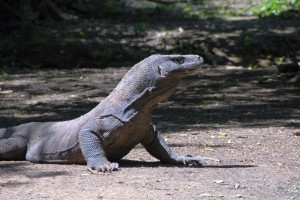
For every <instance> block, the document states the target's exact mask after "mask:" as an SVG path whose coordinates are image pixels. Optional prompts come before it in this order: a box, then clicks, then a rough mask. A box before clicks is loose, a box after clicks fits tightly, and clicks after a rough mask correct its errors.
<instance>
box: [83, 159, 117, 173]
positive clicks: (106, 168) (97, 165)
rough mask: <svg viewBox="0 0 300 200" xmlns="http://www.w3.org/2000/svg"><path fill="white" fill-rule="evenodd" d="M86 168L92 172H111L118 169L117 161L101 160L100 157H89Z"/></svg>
mask: <svg viewBox="0 0 300 200" xmlns="http://www.w3.org/2000/svg"><path fill="white" fill-rule="evenodd" d="M87 167H88V170H89V171H90V172H92V173H94V172H95V171H97V172H111V171H117V170H119V164H118V163H114V162H113V163H112V162H109V161H107V160H106V161H103V160H101V159H89V161H88V163H87Z"/></svg>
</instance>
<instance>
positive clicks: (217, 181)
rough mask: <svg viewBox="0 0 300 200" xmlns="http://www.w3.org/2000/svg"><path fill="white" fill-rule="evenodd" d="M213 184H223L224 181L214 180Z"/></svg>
mask: <svg viewBox="0 0 300 200" xmlns="http://www.w3.org/2000/svg"><path fill="white" fill-rule="evenodd" d="M213 182H214V183H217V184H221V183H224V181H223V180H214V181H213Z"/></svg>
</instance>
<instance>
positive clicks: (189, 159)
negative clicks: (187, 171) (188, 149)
mask: <svg viewBox="0 0 300 200" xmlns="http://www.w3.org/2000/svg"><path fill="white" fill-rule="evenodd" d="M174 159H175V160H176V163H177V164H184V165H197V166H202V165H204V164H205V163H206V162H205V159H204V158H202V157H200V156H195V157H193V156H191V155H180V154H177V155H176V156H175V158H174Z"/></svg>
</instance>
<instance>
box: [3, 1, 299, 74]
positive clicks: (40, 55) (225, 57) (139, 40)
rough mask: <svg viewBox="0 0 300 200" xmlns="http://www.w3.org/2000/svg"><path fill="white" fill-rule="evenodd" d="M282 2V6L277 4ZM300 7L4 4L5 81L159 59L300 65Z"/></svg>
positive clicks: (228, 3)
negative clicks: (23, 74)
mask: <svg viewBox="0 0 300 200" xmlns="http://www.w3.org/2000/svg"><path fill="white" fill-rule="evenodd" d="M278 2H279V3H278ZM299 6H300V3H299V0H282V1H274V0H264V1H250V0H244V1H233V0H227V1H206V0H190V1H181V0H151V1H134V0H123V1H117V0H102V1H99V0H75V1H73V0H72V1H71V0H62V1H61V0H60V1H58V0H37V1H31V0H19V1H15V0H0V12H1V16H0V41H1V43H0V55H1V56H0V73H2V75H3V74H4V75H5V74H7V73H14V72H16V71H28V70H29V71H30V70H35V69H39V68H71V69H73V68H82V67H84V68H90V67H97V68H105V67H111V66H113V67H121V66H131V65H132V64H134V63H136V62H137V61H138V60H140V59H142V58H144V57H147V56H149V55H150V54H154V53H163V54H169V53H177V54H186V53H195V54H200V55H202V56H203V57H204V58H205V60H206V63H208V64H212V65H214V66H217V65H238V66H243V67H250V68H257V67H268V66H271V65H279V64H282V63H284V64H289V63H297V62H298V61H297V59H298V58H297V56H299V54H300V52H299V51H300V47H299V46H300V37H299V27H300V22H299V21H300V20H299Z"/></svg>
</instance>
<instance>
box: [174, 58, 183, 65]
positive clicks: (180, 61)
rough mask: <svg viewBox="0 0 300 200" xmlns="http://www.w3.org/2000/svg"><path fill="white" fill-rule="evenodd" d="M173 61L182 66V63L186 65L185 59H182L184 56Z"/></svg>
mask: <svg viewBox="0 0 300 200" xmlns="http://www.w3.org/2000/svg"><path fill="white" fill-rule="evenodd" d="M172 61H173V62H176V63H178V64H182V63H184V57H182V56H176V57H173V58H172Z"/></svg>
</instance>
